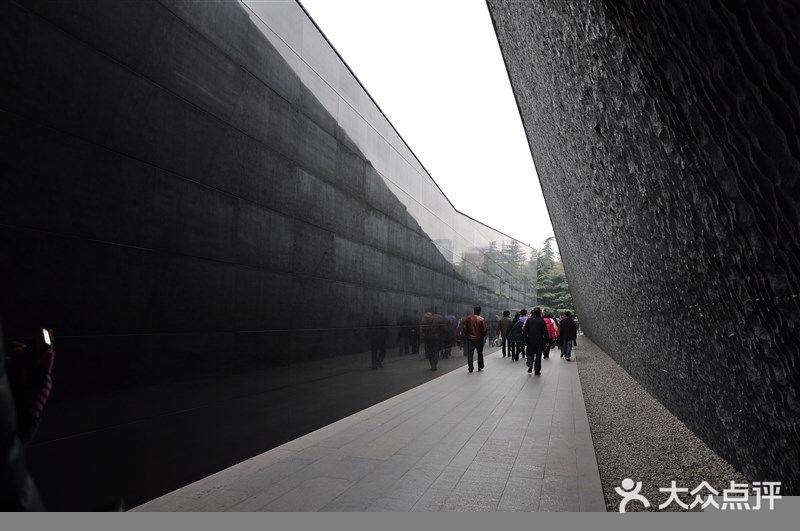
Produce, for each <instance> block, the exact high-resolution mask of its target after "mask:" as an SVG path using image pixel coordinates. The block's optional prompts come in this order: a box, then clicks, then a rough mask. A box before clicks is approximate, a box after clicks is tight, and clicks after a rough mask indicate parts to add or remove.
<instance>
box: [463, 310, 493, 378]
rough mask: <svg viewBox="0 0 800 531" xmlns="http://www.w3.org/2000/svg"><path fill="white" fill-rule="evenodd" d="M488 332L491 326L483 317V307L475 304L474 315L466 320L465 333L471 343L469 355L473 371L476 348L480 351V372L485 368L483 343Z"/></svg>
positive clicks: (468, 359)
mask: <svg viewBox="0 0 800 531" xmlns="http://www.w3.org/2000/svg"><path fill="white" fill-rule="evenodd" d="M488 332H489V327H488V326H487V325H486V320H485V319H484V318H483V317H481V307H480V306H475V308H473V310H472V315H470V316H469V317H467V319H466V321H465V322H464V335H465V336H466V339H467V343H468V344H469V347H468V348H469V350H468V352H469V354H468V355H467V363H468V365H469V372H472V369H473V364H472V359H473V356H474V354H475V350H477V351H478V372H481V371H482V370H483V344H484V343H485V342H486V334H487V333H488Z"/></svg>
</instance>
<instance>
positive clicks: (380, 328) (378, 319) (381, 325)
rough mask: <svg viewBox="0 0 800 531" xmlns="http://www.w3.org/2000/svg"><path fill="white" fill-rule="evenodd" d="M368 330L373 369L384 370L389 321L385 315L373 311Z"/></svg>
mask: <svg viewBox="0 0 800 531" xmlns="http://www.w3.org/2000/svg"><path fill="white" fill-rule="evenodd" d="M367 330H368V332H369V345H370V351H371V353H372V369H373V370H375V369H382V368H383V360H384V359H386V341H387V340H388V339H389V321H387V320H386V317H384V316H383V314H381V313H378V311H377V310H373V314H372V318H371V319H370V321H369V323H368V325H367Z"/></svg>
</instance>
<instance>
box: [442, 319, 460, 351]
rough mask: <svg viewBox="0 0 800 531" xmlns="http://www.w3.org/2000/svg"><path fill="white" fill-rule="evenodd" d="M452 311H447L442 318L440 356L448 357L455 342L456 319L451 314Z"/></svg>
mask: <svg viewBox="0 0 800 531" xmlns="http://www.w3.org/2000/svg"><path fill="white" fill-rule="evenodd" d="M453 313H454V312H452V311H448V312H447V313H446V314H445V316H444V319H443V325H444V328H443V329H442V349H443V350H442V358H449V357H450V353H451V352H452V350H453V345H455V344H456V331H457V329H458V319H456V316H455V315H453Z"/></svg>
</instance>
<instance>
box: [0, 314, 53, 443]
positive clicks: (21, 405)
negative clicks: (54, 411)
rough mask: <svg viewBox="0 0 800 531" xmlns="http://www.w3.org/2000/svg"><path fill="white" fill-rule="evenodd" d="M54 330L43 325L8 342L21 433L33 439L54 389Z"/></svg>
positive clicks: (25, 441) (21, 436)
mask: <svg viewBox="0 0 800 531" xmlns="http://www.w3.org/2000/svg"><path fill="white" fill-rule="evenodd" d="M55 362H56V351H55V349H54V347H53V331H52V330H48V329H46V328H39V329H36V330H33V331H30V332H29V333H27V334H25V335H23V336H20V337H16V338H15V339H12V340H11V341H9V343H8V377H9V382H10V384H11V390H12V392H13V393H14V402H15V404H16V410H17V436H18V437H19V439H20V441H22V442H23V443H26V444H27V443H29V442H30V441H31V440H32V439H33V436H34V434H35V433H36V428H37V427H38V426H39V422H40V420H41V418H42V413H43V412H44V407H45V405H46V404H47V400H48V399H49V398H50V393H51V391H52V390H53V368H54V366H55Z"/></svg>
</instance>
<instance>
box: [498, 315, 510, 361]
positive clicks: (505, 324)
mask: <svg viewBox="0 0 800 531" xmlns="http://www.w3.org/2000/svg"><path fill="white" fill-rule="evenodd" d="M510 328H511V312H510V311H509V310H505V311H504V312H503V318H502V319H500V322H498V323H497V336H498V337H499V338H500V345H501V346H502V348H503V357H504V358H505V357H506V345H508V331H509V330H510ZM508 355H509V356H510V355H511V352H510V351H509V353H508Z"/></svg>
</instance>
